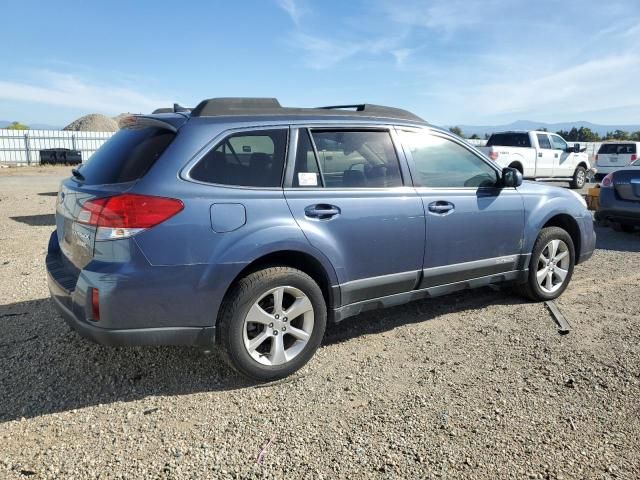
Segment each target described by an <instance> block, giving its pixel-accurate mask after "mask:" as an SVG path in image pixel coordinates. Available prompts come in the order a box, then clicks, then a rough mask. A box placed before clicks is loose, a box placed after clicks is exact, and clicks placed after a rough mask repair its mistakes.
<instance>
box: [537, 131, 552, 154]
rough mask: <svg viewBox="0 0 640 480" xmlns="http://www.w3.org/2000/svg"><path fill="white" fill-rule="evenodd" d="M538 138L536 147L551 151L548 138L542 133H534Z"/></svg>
mask: <svg viewBox="0 0 640 480" xmlns="http://www.w3.org/2000/svg"><path fill="white" fill-rule="evenodd" d="M536 136H537V137H538V145H540V148H544V149H546V150H551V142H550V141H549V136H548V135H545V134H544V133H536Z"/></svg>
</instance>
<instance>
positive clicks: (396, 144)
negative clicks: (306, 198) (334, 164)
mask: <svg viewBox="0 0 640 480" xmlns="http://www.w3.org/2000/svg"><path fill="white" fill-rule="evenodd" d="M396 128H397V127H396V126H393V125H370V124H365V125H363V124H299V125H291V132H290V139H293V137H294V136H295V143H294V142H293V141H290V142H289V153H288V154H287V164H286V173H285V179H286V180H285V183H284V188H285V189H294V190H296V191H297V190H304V191H317V190H328V191H336V190H395V189H398V188H406V187H412V186H413V182H412V180H411V172H410V170H409V168H408V166H407V156H406V154H405V152H404V149H403V147H402V142H400V141H399V139H398V138H397V132H396ZM314 130H325V131H327V130H330V131H340V130H344V131H374V132H376V131H377V132H386V133H387V134H388V135H389V137H390V139H391V144H392V145H393V151H394V153H395V155H396V161H397V162H398V170H399V172H400V180H401V185H399V186H396V187H324V186H318V187H315V188H313V187H311V188H304V189H299V188H296V187H294V186H293V180H294V178H293V176H294V170H295V158H296V155H297V148H298V138H299V135H300V134H301V133H302V132H303V131H306V132H307V134H308V135H309V139H310V141H311V145H312V147H313V151H314V155H315V157H316V162H317V165H318V170H319V172H320V176H321V182H322V183H323V185H324V178H322V177H323V175H322V174H323V172H322V166H321V164H320V161H319V157H318V150H317V147H316V143H315V139H314V138H313V135H312V132H313V131H314ZM293 132H295V133H293Z"/></svg>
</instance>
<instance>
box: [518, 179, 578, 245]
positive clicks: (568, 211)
mask: <svg viewBox="0 0 640 480" xmlns="http://www.w3.org/2000/svg"><path fill="white" fill-rule="evenodd" d="M523 185H525V184H523ZM534 186H535V187H538V186H537V185H534ZM530 187H531V184H528V185H527V189H529V188H530ZM540 187H541V188H540ZM540 187H539V190H541V191H542V190H543V189H544V188H549V187H546V186H544V185H541V186H540ZM552 188H553V187H552ZM527 189H525V191H524V192H522V199H523V202H524V205H525V231H524V245H523V252H525V253H530V252H531V251H532V250H533V244H534V243H535V241H536V238H538V233H539V232H540V230H541V229H542V227H543V226H544V225H545V224H546V223H547V222H548V221H549V220H550V219H552V218H553V217H555V216H556V215H561V214H565V215H569V216H570V217H572V218H573V219H574V220H575V221H576V223H577V224H578V226H580V222H581V219H582V217H583V214H584V212H583V211H582V210H581V209H580V208H579V205H576V202H575V201H567V200H568V199H567V198H565V197H566V196H567V195H572V194H571V193H568V192H566V191H564V190H563V189H560V188H554V191H552V192H548V194H545V195H540V193H541V192H540V191H536V192H527V191H526V190H527ZM532 190H533V189H532ZM536 190H538V188H536ZM558 190H559V191H562V192H563V195H562V196H558ZM528 193H529V194H528ZM571 200H573V199H571Z"/></svg>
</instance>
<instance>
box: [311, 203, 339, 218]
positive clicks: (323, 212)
mask: <svg viewBox="0 0 640 480" xmlns="http://www.w3.org/2000/svg"><path fill="white" fill-rule="evenodd" d="M304 214H305V215H306V216H307V217H310V218H317V219H319V220H328V219H330V218H333V217H335V216H336V215H340V207H336V206H335V205H328V204H326V203H320V204H317V205H309V206H308V207H307V208H305V209H304Z"/></svg>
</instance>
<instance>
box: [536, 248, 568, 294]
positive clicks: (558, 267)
mask: <svg viewBox="0 0 640 480" xmlns="http://www.w3.org/2000/svg"><path fill="white" fill-rule="evenodd" d="M570 262H571V257H570V255H569V247H568V246H567V244H566V243H564V242H563V241H562V240H551V241H550V242H549V243H547V245H545V247H544V248H543V249H542V252H541V253H540V257H539V258H538V268H537V271H536V279H537V281H538V286H539V287H540V289H541V290H542V291H543V292H545V293H554V292H556V291H558V290H559V289H560V288H561V287H562V285H564V282H565V280H566V279H567V275H568V274H569V264H570Z"/></svg>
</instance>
